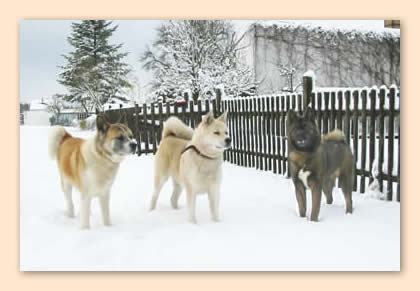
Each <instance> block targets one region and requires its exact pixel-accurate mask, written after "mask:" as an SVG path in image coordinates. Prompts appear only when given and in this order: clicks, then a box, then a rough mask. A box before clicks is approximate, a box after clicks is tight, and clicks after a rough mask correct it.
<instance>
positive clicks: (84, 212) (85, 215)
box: [80, 195, 92, 229]
mask: <svg viewBox="0 0 420 291" xmlns="http://www.w3.org/2000/svg"><path fill="white" fill-rule="evenodd" d="M91 200H92V198H91V197H89V196H88V195H84V197H82V199H81V201H80V221H81V224H80V227H81V228H82V229H88V228H89V227H90V225H89V218H90V217H89V216H90V202H91Z"/></svg>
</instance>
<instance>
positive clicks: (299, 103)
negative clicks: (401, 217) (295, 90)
mask: <svg viewBox="0 0 420 291" xmlns="http://www.w3.org/2000/svg"><path fill="white" fill-rule="evenodd" d="M308 102H309V106H311V107H312V108H313V109H314V111H315V113H316V114H315V115H316V120H317V124H318V128H319V130H320V132H321V134H326V133H327V132H329V131H331V130H333V129H335V128H338V129H341V130H343V132H344V134H345V136H346V138H347V141H348V142H349V145H350V147H351V148H352V151H353V154H354V156H355V158H356V161H357V163H356V173H357V176H356V178H355V181H354V190H357V191H359V192H361V193H365V192H366V191H367V187H368V185H371V184H372V183H376V184H377V187H378V189H379V191H381V192H384V193H385V194H386V195H385V197H386V199H387V200H397V201H399V200H400V177H399V169H400V155H399V144H400V143H399V140H400V122H399V120H400V109H399V89H398V88H397V87H390V88H387V87H381V88H380V89H377V88H376V87H374V88H363V89H356V88H354V89H346V90H331V91H315V92H312V93H311V94H310V100H309V101H305V99H304V98H303V95H302V94H282V95H269V96H254V97H247V98H237V99H226V100H222V101H221V102H216V100H212V101H209V100H206V101H198V102H197V104H194V103H193V102H192V101H190V102H188V103H185V104H182V105H181V104H169V103H167V104H162V103H154V104H150V105H146V104H143V105H142V106H138V105H136V106H135V107H134V108H120V109H114V110H108V111H106V115H107V116H108V118H109V119H110V120H111V121H116V120H118V118H119V117H120V116H121V114H122V111H125V113H126V114H127V116H128V125H129V127H130V128H131V129H132V130H133V132H134V134H135V136H136V138H137V140H138V144H139V148H138V154H139V155H141V154H149V153H152V154H154V153H156V151H157V148H158V145H159V142H160V138H161V132H162V127H163V122H164V121H165V120H166V119H167V118H168V117H169V116H172V115H176V116H178V117H179V118H180V119H181V120H183V121H184V122H185V123H186V124H187V125H189V126H191V127H193V128H194V127H196V126H197V124H198V123H199V122H200V120H201V117H202V116H203V115H204V114H206V113H207V112H209V111H210V110H213V111H214V114H215V115H216V116H218V115H220V114H221V113H222V112H224V111H226V110H227V111H228V112H229V114H228V121H227V123H228V128H229V132H230V135H231V137H232V148H231V149H229V150H227V151H226V152H225V154H224V160H225V161H228V162H230V163H234V164H236V165H239V166H242V167H253V168H256V169H259V170H264V171H272V172H274V173H276V174H282V175H286V176H287V175H288V164H287V137H286V114H287V111H288V110H290V109H291V110H295V111H298V112H303V110H304V108H305V105H306V104H307V103H308Z"/></svg>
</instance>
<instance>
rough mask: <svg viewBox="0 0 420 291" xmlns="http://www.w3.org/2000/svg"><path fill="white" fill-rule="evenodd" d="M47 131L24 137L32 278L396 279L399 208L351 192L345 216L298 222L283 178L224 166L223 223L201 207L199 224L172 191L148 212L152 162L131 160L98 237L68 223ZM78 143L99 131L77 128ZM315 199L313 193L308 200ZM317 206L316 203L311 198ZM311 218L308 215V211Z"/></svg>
mask: <svg viewBox="0 0 420 291" xmlns="http://www.w3.org/2000/svg"><path fill="white" fill-rule="evenodd" d="M48 130H49V128H48V127H31V126H22V127H21V128H20V268H21V270H24V271H33V270H51V271H52V270H78V271H81V270H91V271H99V270H150V271H152V270H153V271H155V270H167V271H170V270H188V271H194V270H220V271H223V270H232V271H235V270H236V271H239V270H258V271H265V270H273V271H274V270H358V271H362V270H394V271H395V270H399V269H400V204H399V203H397V202H385V201H380V200H375V199H372V198H369V197H367V196H363V195H361V194H358V193H354V196H353V197H354V213H353V215H345V214H344V200H343V199H342V195H341V192H340V191H338V190H337V189H335V190H334V199H335V201H334V204H333V205H325V201H323V204H322V208H321V221H320V222H319V223H310V222H309V221H308V220H307V219H302V218H299V217H298V216H297V214H296V202H295V195H294V188H293V184H292V182H291V181H290V180H288V179H285V178H284V177H282V176H278V175H274V174H272V173H269V172H262V171H258V170H255V169H248V168H242V167H238V166H234V165H231V164H228V163H226V164H224V180H223V184H222V199H221V218H222V221H221V222H219V223H214V222H213V221H212V220H211V219H210V214H209V208H208V201H207V197H206V196H200V197H199V198H198V199H197V220H198V224H197V225H193V224H190V223H188V222H187V213H186V206H185V197H184V196H185V195H183V196H182V198H181V200H180V202H181V207H180V209H179V210H173V209H172V208H171V207H170V203H169V197H170V193H171V190H172V186H171V183H168V184H167V185H166V186H165V187H164V189H163V192H162V194H161V197H160V200H159V201H158V207H157V209H156V210H155V211H153V212H149V211H148V206H149V200H150V198H151V193H152V184H153V183H152V181H153V156H152V155H148V156H141V157H138V156H131V157H129V158H128V159H126V160H125V161H124V162H123V163H122V165H121V169H120V172H119V173H118V176H117V179H116V181H115V184H114V187H113V189H112V192H111V217H112V221H113V226H112V227H105V226H103V225H102V223H101V216H100V211H99V205H98V202H97V201H96V200H94V203H93V204H92V217H91V229H90V230H87V231H86V230H80V229H79V215H78V211H79V207H78V206H79V205H78V202H79V195H78V193H77V192H75V193H74V195H73V196H74V201H75V206H76V218H73V219H71V218H68V217H67V216H66V215H65V203H64V195H63V193H62V192H61V189H60V183H59V177H58V172H57V169H56V165H55V163H54V162H52V161H50V160H48V158H47V156H48V155H47V136H48ZM70 131H71V133H72V134H74V135H76V136H81V137H88V136H91V135H92V134H93V132H81V131H79V130H77V129H70ZM308 195H309V193H308ZM309 200H310V199H309ZM308 213H309V212H308Z"/></svg>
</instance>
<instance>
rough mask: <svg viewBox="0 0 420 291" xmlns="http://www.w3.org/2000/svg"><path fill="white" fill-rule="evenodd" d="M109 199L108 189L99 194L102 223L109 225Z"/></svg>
mask: <svg viewBox="0 0 420 291" xmlns="http://www.w3.org/2000/svg"><path fill="white" fill-rule="evenodd" d="M109 199H110V192H109V191H108V192H107V193H105V194H104V195H102V196H99V203H100V204H101V212H102V221H103V223H104V225H106V226H110V225H111V219H110V217H109Z"/></svg>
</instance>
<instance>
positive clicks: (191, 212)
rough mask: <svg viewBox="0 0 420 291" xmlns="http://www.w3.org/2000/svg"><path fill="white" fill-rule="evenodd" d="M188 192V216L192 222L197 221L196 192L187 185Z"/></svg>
mask: <svg viewBox="0 0 420 291" xmlns="http://www.w3.org/2000/svg"><path fill="white" fill-rule="evenodd" d="M185 188H186V189H185V190H186V192H187V204H188V218H189V221H190V222H191V223H197V220H196V218H195V200H196V196H197V195H196V193H195V192H194V191H193V190H192V188H191V186H189V185H188V186H186V187H185Z"/></svg>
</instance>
